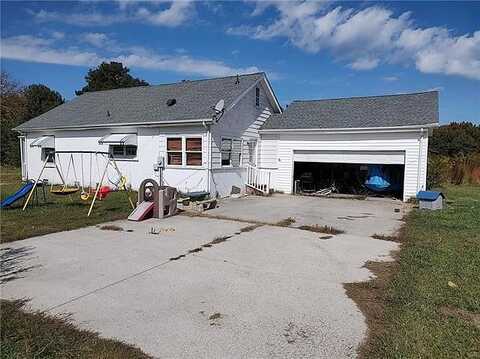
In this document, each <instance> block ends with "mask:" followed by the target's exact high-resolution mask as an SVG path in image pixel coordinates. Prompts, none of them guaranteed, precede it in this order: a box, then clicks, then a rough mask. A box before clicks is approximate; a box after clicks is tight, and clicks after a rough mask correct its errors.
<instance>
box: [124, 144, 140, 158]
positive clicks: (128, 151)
mask: <svg viewBox="0 0 480 359" xmlns="http://www.w3.org/2000/svg"><path fill="white" fill-rule="evenodd" d="M125 155H127V156H136V155H137V146H125Z"/></svg>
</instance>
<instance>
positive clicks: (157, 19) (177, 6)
mask: <svg viewBox="0 0 480 359" xmlns="http://www.w3.org/2000/svg"><path fill="white" fill-rule="evenodd" d="M192 9H193V2H191V1H174V2H173V3H172V4H171V5H170V7H169V8H167V9H165V10H160V11H150V10H148V9H147V8H145V7H141V8H139V9H138V10H137V13H136V15H137V17H138V18H140V19H144V20H146V21H148V22H149V23H151V24H153V25H162V26H170V27H175V26H178V25H181V24H183V23H184V22H185V21H186V20H187V19H189V18H190V16H191V13H192Z"/></svg>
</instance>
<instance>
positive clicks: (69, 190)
mask: <svg viewBox="0 0 480 359" xmlns="http://www.w3.org/2000/svg"><path fill="white" fill-rule="evenodd" d="M79 190H80V188H77V187H66V188H52V189H51V190H50V193H51V194H54V195H56V196H68V195H71V194H74V193H77V192H78V191H79Z"/></svg>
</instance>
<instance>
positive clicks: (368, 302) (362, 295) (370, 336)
mask: <svg viewBox="0 0 480 359" xmlns="http://www.w3.org/2000/svg"><path fill="white" fill-rule="evenodd" d="M364 267H365V268H367V269H368V270H370V271H371V272H372V273H373V274H374V275H375V278H373V279H371V280H369V281H367V282H360V283H345V284H344V285H343V287H344V288H345V291H346V294H347V296H348V297H349V298H350V299H352V300H353V301H354V302H355V303H356V304H357V306H358V307H359V308H360V310H361V311H362V313H363V315H364V316H365V318H366V321H367V326H368V331H367V337H366V339H365V340H364V341H363V343H362V344H361V345H360V347H359V348H358V354H359V357H360V358H369V357H370V356H371V355H370V354H373V353H372V350H373V346H374V344H373V343H374V342H375V341H376V340H377V338H379V337H381V336H382V334H384V333H385V327H384V316H385V303H386V302H387V295H386V288H387V286H388V284H389V283H390V281H391V279H392V278H393V276H394V274H395V273H396V272H397V271H398V267H399V264H398V263H397V262H396V261H394V262H370V261H369V262H367V263H365V265H364Z"/></svg>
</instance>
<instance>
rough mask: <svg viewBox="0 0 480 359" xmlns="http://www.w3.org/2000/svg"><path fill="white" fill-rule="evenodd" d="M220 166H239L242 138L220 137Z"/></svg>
mask: <svg viewBox="0 0 480 359" xmlns="http://www.w3.org/2000/svg"><path fill="white" fill-rule="evenodd" d="M221 153H222V166H232V167H239V166H240V161H241V156H242V140H240V139H230V138H222V145H221Z"/></svg>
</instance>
